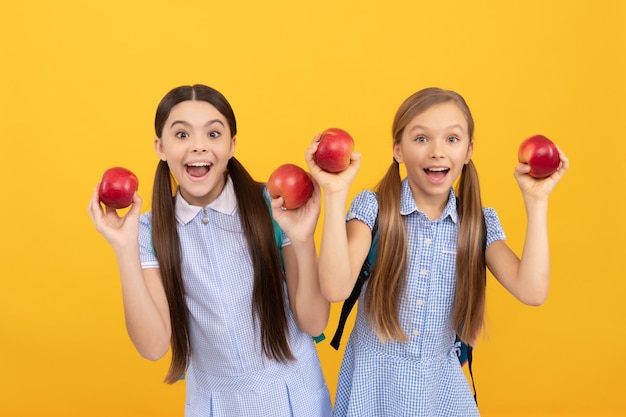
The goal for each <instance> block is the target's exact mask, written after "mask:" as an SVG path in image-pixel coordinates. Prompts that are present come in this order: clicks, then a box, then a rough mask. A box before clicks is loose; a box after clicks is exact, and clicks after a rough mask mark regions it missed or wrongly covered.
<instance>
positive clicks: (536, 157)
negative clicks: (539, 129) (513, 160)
mask: <svg viewBox="0 0 626 417" xmlns="http://www.w3.org/2000/svg"><path fill="white" fill-rule="evenodd" d="M517 158H518V160H519V161H520V162H521V163H524V164H528V165H530V172H529V173H528V174H529V175H530V176H531V177H534V178H545V177H549V176H550V175H552V174H553V173H554V172H555V171H556V170H557V169H558V168H559V165H560V163H561V158H560V157H559V150H558V149H557V148H556V145H555V144H554V143H553V142H552V141H551V140H550V139H548V138H547V137H545V136H543V135H534V136H531V137H529V138H528V139H526V140H524V141H523V142H522V143H521V145H520V147H519V151H518V153H517Z"/></svg>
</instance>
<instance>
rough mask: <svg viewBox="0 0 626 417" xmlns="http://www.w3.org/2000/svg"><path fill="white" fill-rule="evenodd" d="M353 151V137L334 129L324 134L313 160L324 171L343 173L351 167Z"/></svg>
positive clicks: (343, 131)
mask: <svg viewBox="0 0 626 417" xmlns="http://www.w3.org/2000/svg"><path fill="white" fill-rule="evenodd" d="M353 150H354V139H352V136H350V134H349V133H348V132H346V131H345V130H342V129H338V128H334V127H332V128H329V129H326V130H324V131H323V132H322V135H321V136H320V140H319V144H318V147H317V151H316V152H315V154H314V155H313V159H314V161H315V163H316V164H317V165H318V166H319V167H320V168H322V169H323V170H324V171H327V172H341V171H343V170H345V169H346V168H348V166H349V165H350V156H351V155H352V151H353Z"/></svg>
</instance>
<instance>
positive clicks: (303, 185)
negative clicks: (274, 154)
mask: <svg viewBox="0 0 626 417" xmlns="http://www.w3.org/2000/svg"><path fill="white" fill-rule="evenodd" d="M267 191H268V192H269V193H270V196H271V197H272V198H278V197H282V198H283V207H284V208H286V209H288V210H289V209H296V208H298V207H300V206H302V205H303V204H304V203H306V202H307V200H308V199H309V198H311V195H312V194H313V181H312V180H311V177H310V176H309V174H308V173H307V172H306V171H305V170H304V169H302V168H300V167H299V166H297V165H294V164H284V165H281V166H279V167H278V168H276V169H275V170H274V172H272V174H271V175H270V178H269V180H268V181H267Z"/></svg>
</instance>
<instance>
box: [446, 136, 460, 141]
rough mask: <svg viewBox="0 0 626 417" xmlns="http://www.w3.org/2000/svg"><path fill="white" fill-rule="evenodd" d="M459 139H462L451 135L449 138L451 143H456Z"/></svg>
mask: <svg viewBox="0 0 626 417" xmlns="http://www.w3.org/2000/svg"><path fill="white" fill-rule="evenodd" d="M459 140H460V139H459V138H457V137H456V136H450V137H449V138H448V142H450V143H456V142H458V141H459Z"/></svg>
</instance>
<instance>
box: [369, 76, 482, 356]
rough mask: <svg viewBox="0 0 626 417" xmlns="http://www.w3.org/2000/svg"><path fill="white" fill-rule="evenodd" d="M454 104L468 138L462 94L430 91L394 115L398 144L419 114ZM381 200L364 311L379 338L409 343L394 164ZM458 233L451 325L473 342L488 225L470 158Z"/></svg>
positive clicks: (460, 191)
mask: <svg viewBox="0 0 626 417" xmlns="http://www.w3.org/2000/svg"><path fill="white" fill-rule="evenodd" d="M447 102H452V103H455V104H456V105H457V106H458V107H459V109H460V110H461V111H462V112H463V114H464V115H465V119H466V120H467V126H468V133H469V137H470V140H473V138H474V119H473V117H472V114H471V112H470V109H469V107H468V106H467V103H466V102H465V100H464V99H463V97H461V96H460V95H459V94H458V93H456V92H454V91H450V90H443V89H440V88H426V89H423V90H420V91H418V92H416V93H415V94H413V95H411V96H410V97H408V98H407V99H406V100H405V101H404V102H403V103H402V105H401V106H400V108H399V109H398V111H397V112H396V115H395V118H394V121H393V127H392V134H393V139H394V143H396V144H397V143H400V141H401V140H402V134H403V132H404V129H405V128H406V126H407V125H408V124H409V122H410V121H411V120H413V119H414V118H415V117H416V116H417V115H419V114H421V113H423V112H424V111H426V110H427V109H429V108H431V107H433V106H435V105H437V104H441V103H447ZM376 191H377V198H378V207H379V212H378V230H379V234H380V237H379V248H378V257H377V259H376V262H375V264H374V269H373V271H372V275H371V277H370V279H369V281H370V282H369V284H368V286H367V289H366V292H365V301H366V304H365V311H366V313H367V315H368V317H369V319H370V322H371V324H372V325H373V326H374V327H375V329H376V332H377V334H378V336H379V338H380V339H381V340H387V339H391V340H394V339H395V340H400V341H406V340H407V337H406V335H405V334H404V332H403V331H402V328H401V326H400V319H399V311H398V310H399V305H400V296H401V294H402V291H403V289H404V287H405V285H406V261H407V255H406V254H407V246H408V243H407V231H406V226H405V224H404V221H403V219H402V216H401V214H400V194H401V178H400V166H399V164H398V163H397V162H396V161H395V160H394V161H393V162H392V164H391V166H390V167H389V169H388V170H387V173H386V174H385V175H384V177H383V178H382V179H381V181H380V182H379V183H378V185H377V186H376ZM456 192H457V211H458V214H459V219H460V231H459V235H458V242H457V253H456V292H455V297H454V307H453V313H452V320H453V325H454V328H455V330H456V331H457V333H458V334H459V336H460V337H461V339H462V340H463V341H464V342H466V343H470V344H471V343H473V341H474V339H475V337H476V336H477V335H478V333H479V332H480V330H481V328H482V325H483V321H484V310H485V289H486V264H485V244H486V226H485V219H484V216H483V212H482V202H481V197H480V186H479V183H478V173H477V171H476V168H475V166H474V163H473V162H472V161H471V160H470V161H469V162H468V163H467V164H466V165H465V166H464V167H463V171H462V173H461V177H460V180H459V182H458V187H457V191H456Z"/></svg>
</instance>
